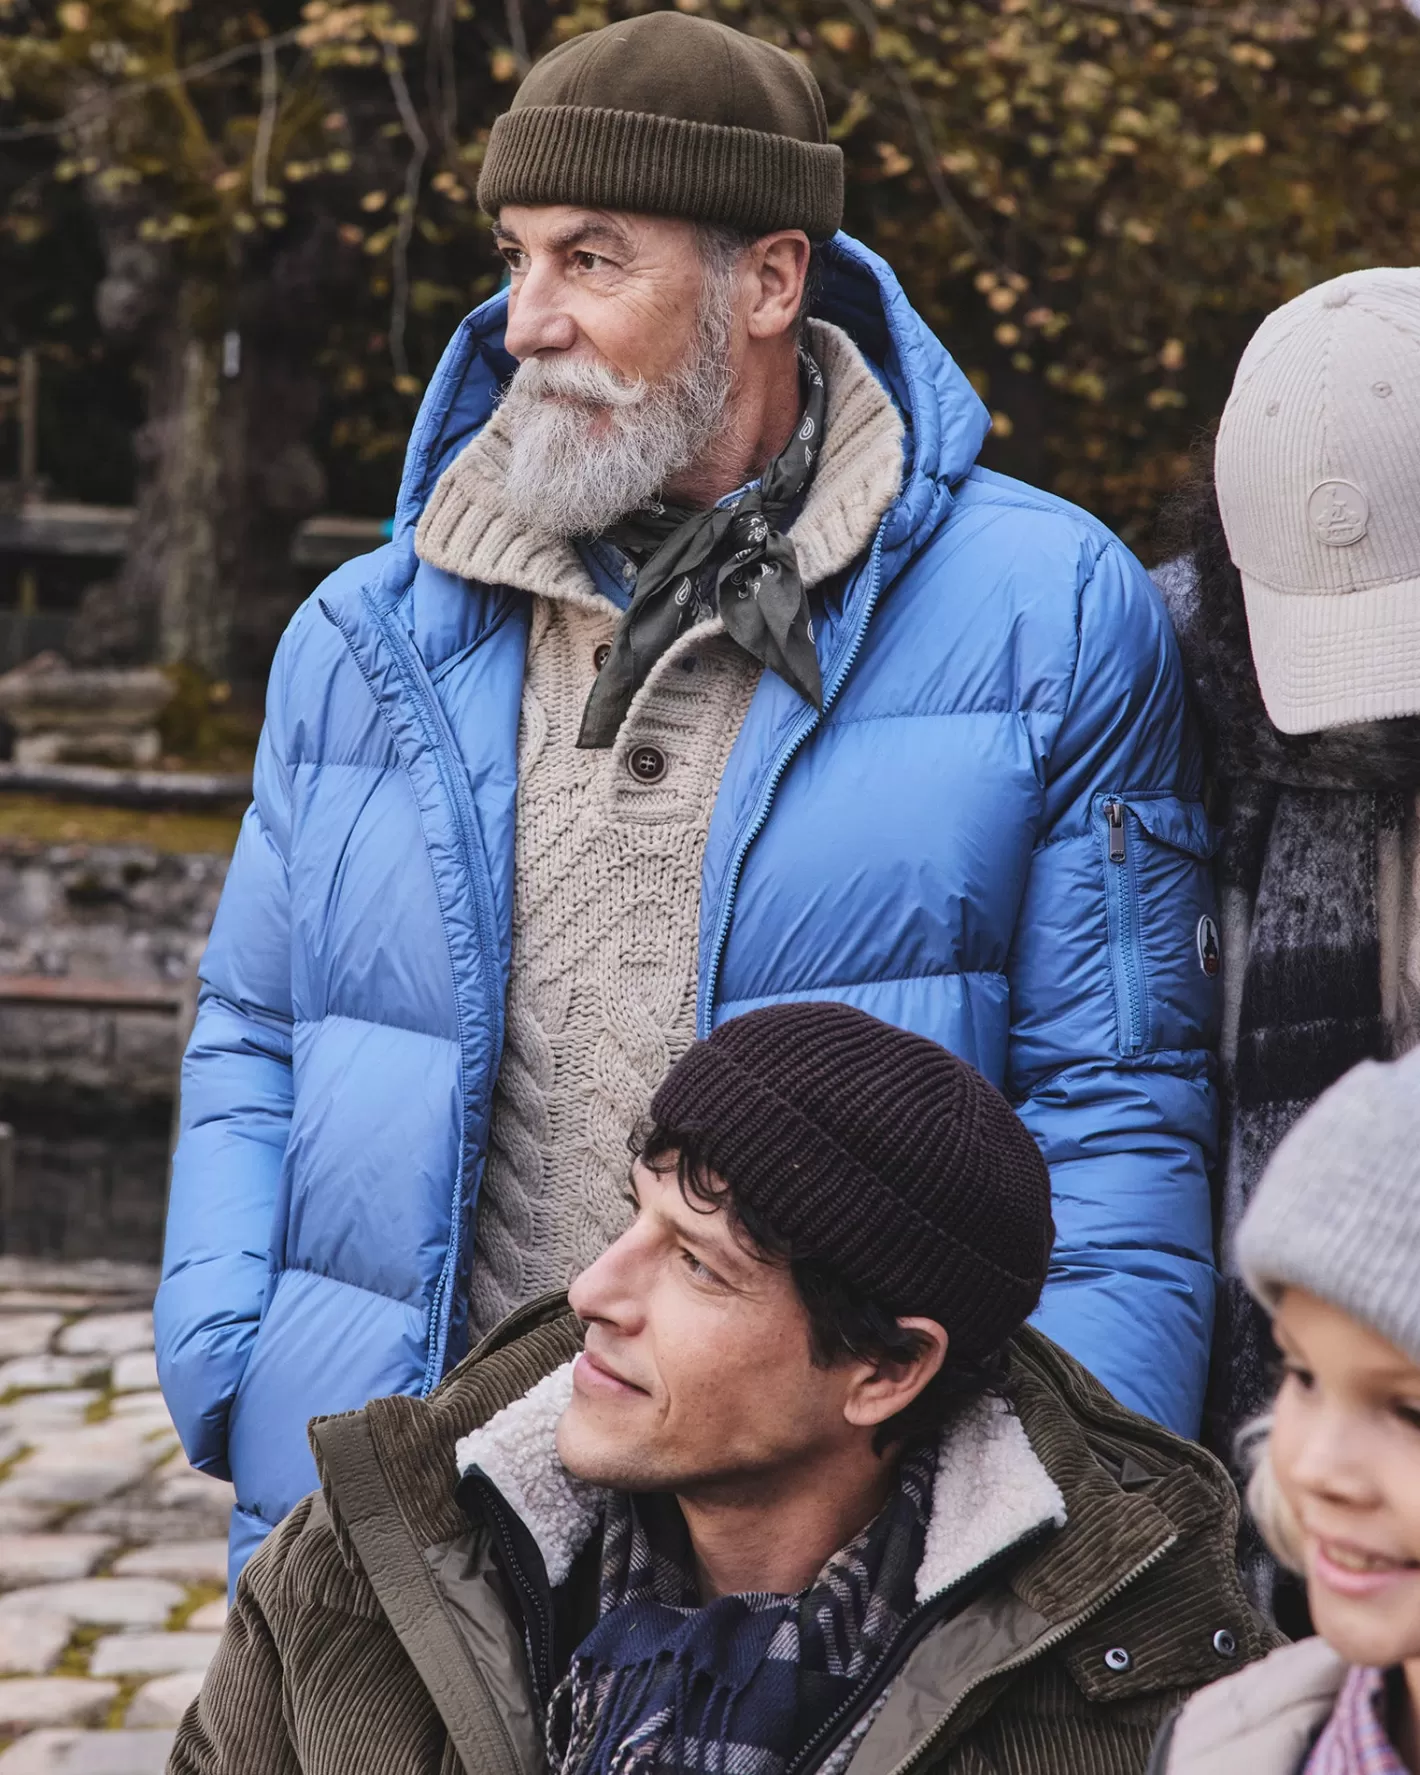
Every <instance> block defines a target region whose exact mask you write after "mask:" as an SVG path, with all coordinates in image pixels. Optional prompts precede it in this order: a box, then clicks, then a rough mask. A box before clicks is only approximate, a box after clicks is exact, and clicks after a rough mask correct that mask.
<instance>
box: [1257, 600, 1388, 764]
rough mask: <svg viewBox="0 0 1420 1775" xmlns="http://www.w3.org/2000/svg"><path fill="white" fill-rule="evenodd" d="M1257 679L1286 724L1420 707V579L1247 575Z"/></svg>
mask: <svg viewBox="0 0 1420 1775" xmlns="http://www.w3.org/2000/svg"><path fill="white" fill-rule="evenodd" d="M1242 583H1243V595H1244V598H1245V600H1246V603H1247V626H1248V633H1249V635H1250V638H1251V641H1252V657H1253V663H1254V665H1255V666H1256V668H1257V682H1258V687H1259V689H1260V690H1261V691H1262V701H1263V703H1264V704H1265V706H1266V709H1267V713H1268V715H1269V717H1270V718H1271V721H1272V724H1273V726H1274V727H1276V728H1277V729H1278V730H1279V731H1280V732H1282V733H1317V732H1319V731H1320V730H1321V729H1323V728H1327V727H1346V726H1349V725H1350V724H1351V723H1353V722H1357V721H1389V720H1394V719H1395V718H1397V717H1398V716H1401V715H1415V714H1420V579H1406V580H1400V581H1398V582H1396V583H1395V584H1393V585H1384V586H1366V587H1364V588H1362V589H1361V590H1358V591H1354V592H1282V591H1278V590H1277V589H1276V587H1274V586H1269V585H1264V584H1263V583H1262V582H1261V581H1260V580H1257V579H1253V578H1252V577H1251V576H1250V575H1248V574H1246V573H1244V574H1243V575H1242Z"/></svg>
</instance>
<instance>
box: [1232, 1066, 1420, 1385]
mask: <svg viewBox="0 0 1420 1775" xmlns="http://www.w3.org/2000/svg"><path fill="white" fill-rule="evenodd" d="M1237 1259H1238V1263H1239V1265H1240V1266H1241V1269H1242V1273H1243V1277H1244V1279H1245V1280H1246V1282H1247V1285H1248V1287H1249V1288H1250V1289H1251V1290H1252V1291H1253V1293H1254V1294H1255V1295H1256V1296H1257V1298H1258V1299H1259V1300H1260V1301H1261V1302H1262V1304H1263V1305H1264V1306H1265V1307H1267V1308H1268V1309H1269V1310H1270V1309H1271V1308H1273V1307H1275V1306H1276V1304H1277V1300H1278V1297H1279V1296H1280V1295H1281V1293H1282V1291H1283V1290H1284V1289H1286V1288H1302V1289H1305V1290H1306V1292H1307V1293H1308V1294H1314V1295H1316V1296H1317V1298H1318V1299H1320V1300H1324V1301H1327V1302H1329V1303H1330V1304H1331V1305H1332V1306H1336V1307H1340V1309H1341V1310H1342V1312H1344V1313H1346V1314H1347V1315H1348V1316H1349V1317H1350V1318H1352V1319H1355V1320H1357V1321H1358V1322H1359V1323H1360V1324H1362V1325H1367V1326H1369V1327H1370V1328H1371V1330H1373V1331H1377V1332H1379V1333H1380V1335H1381V1336H1382V1337H1383V1338H1385V1339H1386V1341H1387V1342H1388V1343H1392V1344H1394V1345H1395V1346H1396V1348H1397V1349H1399V1350H1403V1351H1404V1352H1405V1354H1406V1355H1407V1356H1410V1357H1412V1358H1413V1359H1414V1360H1415V1361H1416V1362H1420V1049H1417V1050H1416V1051H1415V1052H1413V1053H1411V1054H1409V1055H1407V1056H1406V1057H1405V1059H1403V1060H1395V1061H1390V1062H1388V1063H1382V1062H1379V1061H1375V1060H1366V1061H1363V1062H1362V1063H1361V1065H1360V1066H1357V1067H1353V1068H1352V1070H1351V1071H1350V1072H1348V1073H1347V1074H1346V1075H1345V1077H1344V1078H1341V1079H1339V1080H1338V1081H1337V1083H1336V1084H1334V1085H1333V1086H1332V1087H1331V1088H1330V1090H1328V1091H1326V1092H1324V1093H1323V1094H1322V1096H1320V1097H1319V1098H1318V1099H1317V1101H1316V1102H1315V1103H1314V1104H1313V1105H1312V1106H1311V1108H1310V1109H1309V1110H1308V1111H1307V1112H1306V1114H1305V1115H1304V1116H1302V1118H1301V1119H1300V1120H1299V1121H1298V1122H1297V1123H1296V1124H1295V1126H1294V1127H1293V1128H1292V1129H1291V1130H1290V1132H1289V1133H1288V1134H1287V1136H1286V1138H1285V1139H1284V1140H1283V1141H1282V1143H1281V1144H1280V1146H1278V1148H1277V1151H1276V1152H1275V1153H1274V1154H1273V1156H1272V1160H1271V1163H1270V1164H1269V1165H1268V1167H1267V1169H1266V1170H1265V1171H1264V1172H1263V1174H1262V1182H1261V1183H1260V1184H1259V1185H1258V1189H1257V1194H1256V1195H1255V1196H1254V1197H1253V1199H1252V1202H1251V1203H1250V1205H1249V1207H1248V1210H1247V1212H1246V1214H1244V1216H1243V1219H1242V1225H1241V1226H1240V1227H1239V1228H1238V1236H1237Z"/></svg>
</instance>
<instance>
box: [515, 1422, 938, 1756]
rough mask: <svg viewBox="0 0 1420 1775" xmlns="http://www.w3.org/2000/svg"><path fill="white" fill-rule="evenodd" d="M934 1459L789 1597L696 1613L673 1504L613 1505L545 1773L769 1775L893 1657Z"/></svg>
mask: <svg viewBox="0 0 1420 1775" xmlns="http://www.w3.org/2000/svg"><path fill="white" fill-rule="evenodd" d="M935 1472H936V1450H935V1448H934V1447H930V1446H929V1447H923V1448H921V1449H917V1450H914V1451H913V1452H911V1453H910V1454H908V1455H906V1456H904V1457H903V1460H902V1463H901V1466H900V1468H899V1472H898V1483H897V1486H896V1489H895V1490H894V1492H893V1495H892V1497H891V1498H890V1499H889V1500H888V1502H887V1504H886V1505H885V1506H884V1507H883V1509H882V1510H881V1511H880V1512H879V1514H878V1515H877V1516H876V1517H875V1518H874V1519H873V1521H872V1522H871V1523H869V1525H868V1526H867V1528H865V1529H864V1530H863V1531H862V1533H861V1534H859V1535H857V1536H855V1537H854V1539H853V1540H852V1541H850V1542H849V1543H848V1545H847V1546H846V1547H843V1548H841V1549H840V1550H839V1551H838V1552H837V1553H835V1554H834V1555H833V1557H832V1558H831V1559H830V1560H829V1561H828V1563H827V1565H825V1566H824V1568H823V1570H822V1571H821V1572H820V1573H819V1574H818V1576H817V1577H816V1578H815V1579H814V1581H813V1583H812V1584H810V1585H809V1587H808V1588H807V1589H806V1590H803V1591H800V1593H799V1594H798V1595H797V1596H774V1595H769V1594H760V1593H751V1594H748V1595H741V1596H722V1597H719V1598H717V1599H716V1600H715V1601H714V1602H710V1603H707V1604H705V1605H704V1606H701V1604H700V1602H699V1599H698V1596H697V1593H696V1588H695V1577H694V1564H693V1561H692V1558H691V1551H690V1544H689V1537H688V1535H687V1533H686V1529H685V1523H684V1520H683V1518H682V1517H681V1514H680V1510H679V1508H678V1507H677V1505H676V1503H675V1501H674V1499H672V1498H669V1497H664V1496H653V1497H642V1498H632V1497H628V1496H625V1495H616V1496H614V1497H613V1499H612V1501H611V1503H610V1505H609V1506H608V1510H607V1517H606V1524H605V1528H604V1530H603V1541H602V1571H601V1615H600V1619H599V1620H598V1622H597V1625H596V1626H595V1627H594V1628H593V1629H592V1631H591V1632H590V1633H589V1634H588V1635H587V1637H586V1638H585V1639H584V1640H583V1641H582V1643H581V1645H580V1646H579V1647H578V1648H577V1651H576V1653H575V1654H574V1656H573V1659H572V1664H571V1667H570V1669H569V1671H568V1673H567V1676H566V1678H565V1679H564V1680H563V1682H562V1684H561V1686H560V1687H559V1688H558V1690H557V1693H556V1694H555V1695H554V1696H553V1698H552V1704H551V1707H550V1708H549V1711H548V1747H549V1752H550V1757H551V1762H552V1767H553V1769H554V1771H556V1775H782V1771H784V1770H785V1769H787V1768H788V1767H790V1765H791V1764H792V1763H793V1762H794V1760H795V1758H796V1757H797V1756H799V1754H800V1753H801V1752H803V1751H804V1750H805V1749H807V1748H808V1747H809V1746H810V1745H811V1744H812V1743H813V1741H814V1739H815V1738H816V1737H817V1736H818V1734H819V1733H820V1732H821V1731H822V1730H823V1729H824V1728H825V1727H826V1726H827V1725H828V1723H829V1722H830V1721H831V1720H832V1718H833V1716H834V1715H835V1714H836V1713H837V1712H838V1710H839V1709H840V1708H841V1707H842V1706H843V1705H844V1703H845V1702H847V1701H848V1700H849V1699H850V1697H851V1696H852V1695H853V1693H854V1691H855V1690H856V1689H857V1687H858V1685H859V1684H860V1683H861V1682H862V1680H863V1679H864V1677H866V1676H867V1675H868V1674H869V1673H870V1672H871V1671H872V1670H873V1669H874V1667H875V1666H876V1664H877V1663H878V1661H879V1659H880V1658H881V1657H882V1656H883V1655H884V1654H885V1653H886V1652H887V1650H888V1649H889V1648H890V1647H891V1645H892V1643H893V1641H894V1640H895V1638H896V1637H897V1634H898V1631H899V1629H900V1628H901V1626H902V1623H903V1621H904V1620H905V1619H906V1617H907V1616H908V1615H909V1614H910V1613H911V1611H912V1609H913V1607H914V1605H915V1600H916V1586H915V1581H916V1576H917V1568H918V1566H919V1565H920V1564H921V1561H922V1548H923V1544H924V1541H925V1538H926V1531H927V1520H928V1516H929V1514H930V1511H931V1504H932V1481H933V1477H934V1475H935Z"/></svg>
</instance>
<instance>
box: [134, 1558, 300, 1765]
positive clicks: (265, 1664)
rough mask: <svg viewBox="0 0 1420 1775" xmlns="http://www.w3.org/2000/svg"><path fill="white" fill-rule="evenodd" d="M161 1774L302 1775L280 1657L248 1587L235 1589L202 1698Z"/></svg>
mask: <svg viewBox="0 0 1420 1775" xmlns="http://www.w3.org/2000/svg"><path fill="white" fill-rule="evenodd" d="M167 1775H301V1759H300V1757H299V1756H298V1755H297V1752H296V1747H295V1745H294V1744H293V1743H292V1742H291V1735H290V1732H289V1730H288V1727H287V1712H286V1708H285V1706H284V1698H283V1675H282V1668H281V1658H280V1654H279V1653H278V1651H277V1648H276V1642H275V1640H274V1638H273V1637H272V1632H271V1627H270V1625H269V1624H268V1622H267V1620H266V1616H265V1614H264V1613H263V1611H262V1608H261V1604H260V1602H259V1601H258V1599H257V1596H256V1592H255V1591H254V1590H253V1589H252V1587H251V1585H250V1584H240V1585H239V1586H238V1587H237V1594H236V1597H235V1599H234V1601H233V1604H232V1608H231V1612H230V1613H229V1614H228V1616H227V1623H226V1626H225V1627H224V1628H223V1630H222V1641H221V1644H220V1645H219V1646H218V1647H217V1655H216V1657H215V1658H214V1659H213V1660H212V1663H211V1665H210V1666H209V1667H208V1671H207V1675H206V1677H205V1678H204V1679H203V1683H202V1689H201V1692H200V1693H199V1694H198V1697H197V1699H196V1700H195V1701H194V1702H193V1703H192V1705H191V1706H190V1707H189V1708H188V1710H187V1712H186V1713H185V1714H184V1715H183V1718H182V1721H181V1723H180V1724H179V1726H178V1730H177V1737H176V1738H175V1739H174V1741H173V1748H172V1751H171V1753H170V1755H169V1757H168V1766H167Z"/></svg>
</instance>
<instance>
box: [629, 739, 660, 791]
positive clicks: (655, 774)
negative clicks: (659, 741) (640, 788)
mask: <svg viewBox="0 0 1420 1775" xmlns="http://www.w3.org/2000/svg"><path fill="white" fill-rule="evenodd" d="M626 768H627V769H628V770H629V771H630V772H631V774H632V776H633V777H635V779H636V781H637V782H638V783H659V782H660V780H661V778H662V777H663V776H664V775H665V774H666V755H665V753H664V752H663V751H662V750H661V748H660V747H659V746H633V747H632V748H631V750H630V752H628V753H627V755H626Z"/></svg>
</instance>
